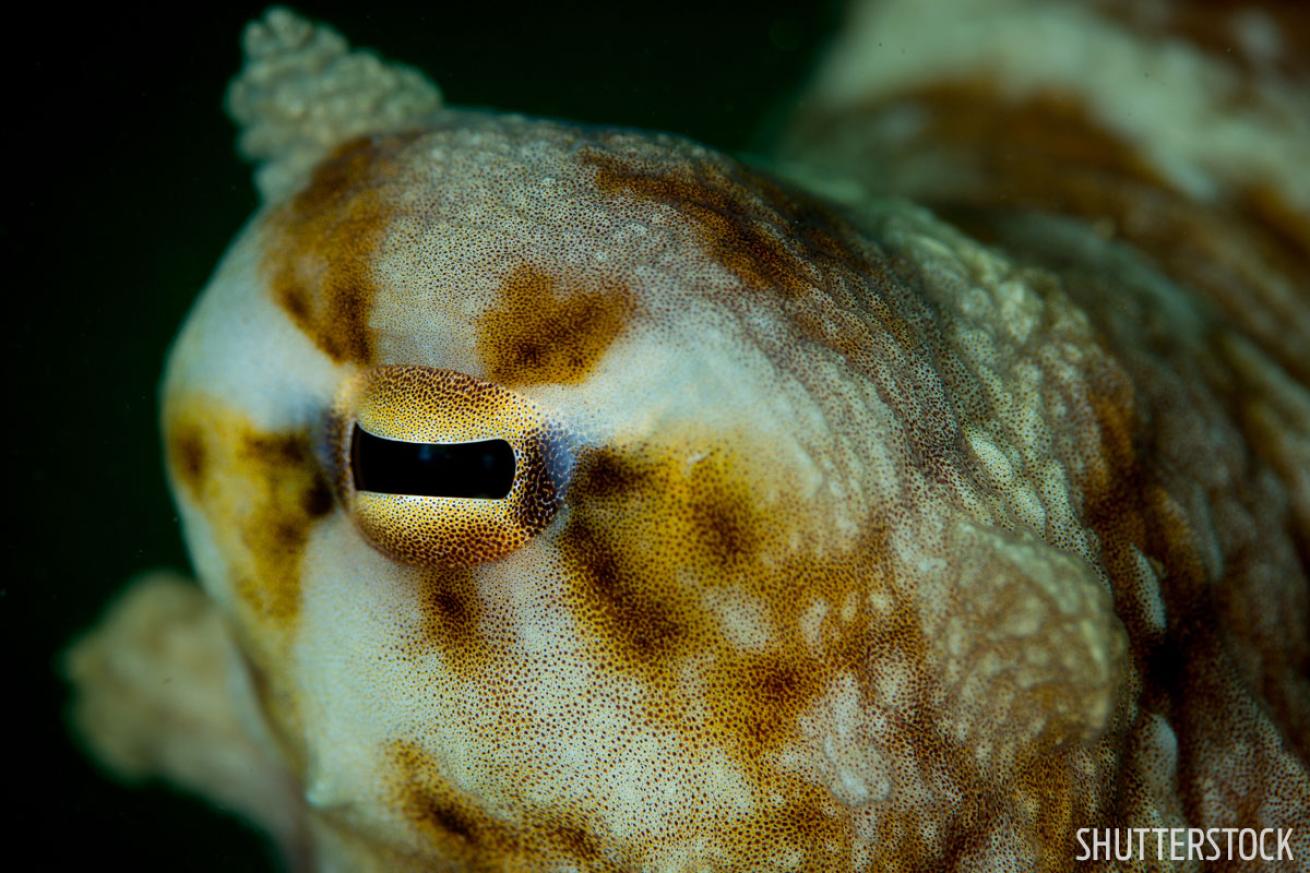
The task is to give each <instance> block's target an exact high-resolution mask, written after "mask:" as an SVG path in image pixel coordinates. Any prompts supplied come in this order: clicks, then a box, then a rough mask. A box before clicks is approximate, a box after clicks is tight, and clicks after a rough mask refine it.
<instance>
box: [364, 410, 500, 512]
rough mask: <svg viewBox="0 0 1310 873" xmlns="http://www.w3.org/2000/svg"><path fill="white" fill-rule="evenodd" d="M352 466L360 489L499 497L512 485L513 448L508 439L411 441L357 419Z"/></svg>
mask: <svg viewBox="0 0 1310 873" xmlns="http://www.w3.org/2000/svg"><path fill="white" fill-rule="evenodd" d="M350 466H351V467H352V469H353V471H354V477H355V489H356V490H358V491H373V492H376V493H379V494H408V495H413V496H416V497H466V498H474V499H482V500H501V499H503V498H505V497H506V496H507V495H508V494H509V492H510V489H511V488H512V487H513V485H514V449H513V448H511V447H510V444H509V443H508V442H506V441H505V440H481V441H479V442H472V443H407V442H402V441H400V440H389V439H386V438H385V437H380V436H374V435H373V434H371V433H369V432H368V431H366V430H364V429H363V428H362V427H360V426H359V425H358V424H356V425H355V432H354V434H353V435H352V436H351V443H350Z"/></svg>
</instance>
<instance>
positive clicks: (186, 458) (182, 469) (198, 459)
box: [167, 425, 209, 497]
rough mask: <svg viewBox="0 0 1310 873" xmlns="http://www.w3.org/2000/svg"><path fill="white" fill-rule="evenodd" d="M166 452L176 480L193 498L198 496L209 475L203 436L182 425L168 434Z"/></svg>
mask: <svg viewBox="0 0 1310 873" xmlns="http://www.w3.org/2000/svg"><path fill="white" fill-rule="evenodd" d="M167 452H168V455H169V458H170V459H171V467H172V469H173V471H174V473H175V474H176V475H177V477H178V479H179V480H181V482H182V484H183V485H184V486H186V488H187V490H188V491H189V492H190V493H191V495H192V496H193V497H194V496H196V495H198V494H200V493H201V492H202V491H203V490H204V487H205V478H206V476H207V475H208V473H209V469H208V468H209V452H208V451H207V450H206V448H205V438H204V434H203V433H202V432H201V431H200V430H199V429H198V428H196V427H194V426H186V425H182V426H180V427H178V428H177V429H175V430H173V431H172V432H170V434H169V444H168V447H167Z"/></svg>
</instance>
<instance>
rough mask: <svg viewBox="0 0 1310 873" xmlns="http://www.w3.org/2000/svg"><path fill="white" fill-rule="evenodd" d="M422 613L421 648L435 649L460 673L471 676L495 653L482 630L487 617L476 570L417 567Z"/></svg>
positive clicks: (454, 671) (453, 669) (452, 668)
mask: <svg viewBox="0 0 1310 873" xmlns="http://www.w3.org/2000/svg"><path fill="white" fill-rule="evenodd" d="M415 575H416V577H417V585H418V598H419V610H420V611H421V614H422V624H421V626H420V631H419V633H420V637H419V639H418V641H417V643H418V645H417V649H418V650H419V651H423V650H427V649H435V650H437V651H438V652H440V653H441V658H442V662H443V663H444V664H445V665H446V666H447V667H448V668H449V669H450V670H451V671H452V672H453V673H455V674H456V675H458V676H463V677H469V676H472V675H474V674H475V672H476V671H477V670H479V669H480V668H482V667H484V666H485V665H486V662H487V660H488V659H489V658H490V657H491V652H490V651H489V650H488V644H487V642H486V640H485V639H484V638H483V635H482V633H481V631H480V624H481V622H482V618H483V608H482V603H481V601H480V600H479V599H478V592H477V579H476V577H475V575H474V571H473V570H471V569H469V568H465V567H433V568H427V569H422V570H416V571H415Z"/></svg>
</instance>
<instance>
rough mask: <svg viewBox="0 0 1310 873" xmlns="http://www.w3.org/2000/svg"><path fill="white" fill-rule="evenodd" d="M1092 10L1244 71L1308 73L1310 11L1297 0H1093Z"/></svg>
mask: <svg viewBox="0 0 1310 873" xmlns="http://www.w3.org/2000/svg"><path fill="white" fill-rule="evenodd" d="M1096 6H1097V8H1098V9H1100V10H1101V11H1102V12H1103V13H1104V14H1106V15H1107V16H1109V17H1110V18H1111V19H1113V20H1114V21H1117V22H1118V23H1119V24H1120V25H1122V26H1124V27H1125V28H1127V29H1128V30H1130V31H1133V32H1136V33H1138V34H1140V35H1142V36H1145V37H1148V38H1150V39H1153V40H1164V39H1170V40H1176V41H1179V42H1183V43H1186V44H1188V45H1191V46H1192V47H1194V48H1196V49H1197V50H1199V51H1201V52H1204V53H1205V54H1207V55H1209V56H1210V57H1212V58H1214V59H1215V60H1218V61H1220V62H1221V63H1224V64H1227V65H1232V66H1235V67H1236V68H1238V69H1239V70H1241V71H1242V72H1244V73H1248V74H1255V75H1256V76H1259V77H1270V78H1274V77H1283V78H1286V79H1289V80H1297V81H1300V82H1303V81H1304V79H1305V77H1306V76H1307V75H1310V60H1308V59H1310V7H1307V6H1306V5H1305V4H1304V3H1301V2H1298V0H1168V2H1164V3H1141V2H1135V0H1097V2H1096ZM1266 29H1267V30H1268V32H1269V33H1271V34H1272V35H1273V36H1274V42H1273V44H1272V45H1270V46H1268V47H1269V48H1272V49H1273V51H1272V52H1266V51H1265V48H1266V43H1265V40H1264V39H1263V36H1262V34H1261V33H1259V31H1264V30H1266ZM1253 31H1255V32H1254V33H1253ZM1248 34H1251V35H1253V36H1255V39H1254V40H1253V39H1251V38H1250V37H1249V36H1248Z"/></svg>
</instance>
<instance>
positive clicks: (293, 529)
mask: <svg viewBox="0 0 1310 873" xmlns="http://www.w3.org/2000/svg"><path fill="white" fill-rule="evenodd" d="M179 406H180V409H179ZM165 440H166V443H167V447H168V454H169V467H170V469H171V470H172V471H173V475H174V476H175V477H176V478H177V480H178V481H179V482H181V483H182V485H183V486H184V488H185V489H186V491H187V493H188V494H189V495H190V496H191V498H192V499H193V500H194V501H195V502H196V503H197V504H198V505H199V506H200V508H201V510H202V511H204V512H205V514H206V515H209V516H210V517H211V521H212V522H213V524H214V526H215V528H216V529H217V530H219V531H220V533H221V532H224V531H231V537H232V540H233V541H232V542H230V543H226V544H224V551H225V552H229V554H228V555H227V558H228V560H229V561H230V562H232V565H233V567H234V568H235V573H236V580H237V581H236V586H235V587H236V590H237V593H238V594H239V595H240V596H241V598H242V601H243V602H244V603H245V604H246V606H247V607H248V608H250V609H251V611H252V612H253V614H254V615H255V617H256V618H258V619H259V620H260V621H261V623H267V624H273V625H276V626H280V627H282V628H284V629H288V630H289V629H290V628H291V627H293V626H294V624H295V621H296V617H297V614H298V612H299V605H300V558H301V555H302V553H303V551H304V547H305V543H306V541H307V540H308V537H309V531H310V529H311V528H312V527H313V526H314V524H315V523H317V522H318V521H319V520H320V519H322V518H323V517H324V516H326V515H327V514H328V513H329V512H331V511H332V507H333V505H334V504H333V499H332V490H331V487H330V486H329V484H328V481H327V479H326V478H325V476H324V475H323V472H322V470H321V468H320V466H319V464H318V460H317V458H316V457H315V455H314V451H313V449H312V447H311V445H310V439H309V435H308V434H307V433H305V432H303V431H301V432H294V433H269V432H264V431H260V430H258V429H256V428H254V427H253V426H252V425H250V424H249V423H248V422H246V421H244V420H243V419H242V418H241V417H240V415H239V414H238V413H235V412H231V411H228V410H224V409H221V408H219V407H217V406H215V405H210V404H206V403H204V402H203V401H198V400H197V401H192V402H188V403H186V404H184V405H179V404H171V405H170V411H169V414H168V415H167V416H166V424H165Z"/></svg>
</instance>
